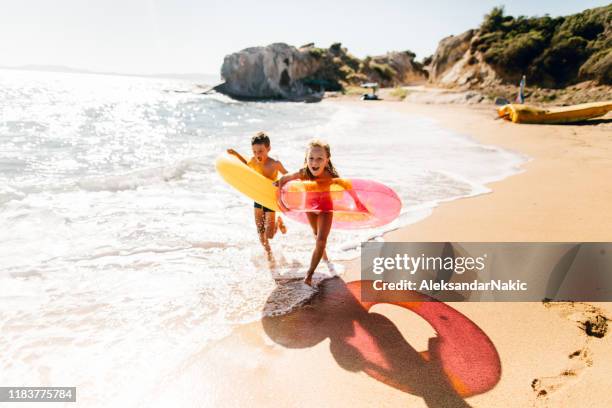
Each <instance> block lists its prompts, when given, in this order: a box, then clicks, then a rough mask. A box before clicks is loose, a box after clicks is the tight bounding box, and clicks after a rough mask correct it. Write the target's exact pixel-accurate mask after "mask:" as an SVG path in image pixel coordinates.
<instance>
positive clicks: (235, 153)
mask: <svg viewBox="0 0 612 408" xmlns="http://www.w3.org/2000/svg"><path fill="white" fill-rule="evenodd" d="M227 154H231V155H232V156H236V157H237V158H238V160H240V161H241V162H243V163H244V164H247V161H246V159H245V158H244V157H242V156H241V155H240V153H238V152H237V151H235V150H234V149H227Z"/></svg>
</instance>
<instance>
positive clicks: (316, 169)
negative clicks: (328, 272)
mask: <svg viewBox="0 0 612 408" xmlns="http://www.w3.org/2000/svg"><path fill="white" fill-rule="evenodd" d="M336 177H339V175H338V172H337V171H336V169H335V168H334V165H333V164H332V162H331V151H330V148H329V145H328V144H327V143H325V142H323V141H322V140H318V139H314V140H312V141H311V142H310V143H309V144H308V150H306V157H305V158H304V167H303V168H302V169H300V170H299V171H298V172H296V173H293V174H287V175H285V176H283V177H281V178H280V179H279V180H278V181H277V182H276V183H275V185H276V186H278V187H279V188H280V187H282V186H283V185H284V184H285V183H287V182H288V181H291V180H297V179H300V180H316V181H318V182H325V181H331V179H333V178H336ZM324 207H327V206H324ZM331 209H332V208H331V206H329V210H327V211H326V210H325V209H323V210H322V211H320V212H317V213H314V212H308V213H306V215H307V217H308V222H309V223H310V226H311V227H312V231H313V232H314V234H315V237H316V244H315V248H314V251H313V252H312V258H311V259H310V267H309V268H308V272H307V273H306V277H305V278H304V283H306V284H307V285H311V284H312V275H313V273H314V271H315V269H316V268H317V265H319V262H320V261H321V258H323V259H324V260H325V261H328V259H327V254H326V253H325V245H326V244H327V237H328V235H329V231H330V230H331V226H332V221H333V215H334V213H333V212H331Z"/></svg>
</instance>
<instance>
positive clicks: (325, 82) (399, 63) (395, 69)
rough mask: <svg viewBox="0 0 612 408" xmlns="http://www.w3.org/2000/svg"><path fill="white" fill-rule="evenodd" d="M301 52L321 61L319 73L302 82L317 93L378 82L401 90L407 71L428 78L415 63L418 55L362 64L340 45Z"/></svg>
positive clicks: (387, 57)
mask: <svg viewBox="0 0 612 408" xmlns="http://www.w3.org/2000/svg"><path fill="white" fill-rule="evenodd" d="M301 49H302V50H303V51H304V52H306V53H308V55H310V56H311V57H313V58H314V59H315V60H316V61H317V69H316V72H315V73H314V74H312V75H310V76H308V77H307V78H304V79H303V80H302V81H303V82H304V84H305V85H307V86H309V87H311V88H312V89H314V90H317V91H319V90H323V89H325V90H326V91H341V90H343V89H344V90H346V89H347V88H348V87H351V86H357V85H360V84H361V83H363V82H377V83H379V84H380V86H381V87H389V86H397V85H399V84H402V83H403V82H404V80H405V74H406V71H407V70H414V71H416V74H414V75H413V76H418V75H419V74H421V75H422V77H423V78H425V73H424V72H423V70H422V66H421V65H420V64H418V63H416V62H414V58H415V54H414V53H413V52H411V51H403V52H401V53H395V54H393V53H391V54H387V55H384V56H378V57H366V58H364V59H363V60H360V59H359V58H357V57H355V56H354V55H352V54H351V53H349V52H348V50H347V49H346V48H343V47H342V44H340V43H333V44H332V45H331V46H330V47H329V48H327V49H326V48H317V47H315V46H314V44H313V43H309V44H305V45H304V46H302V47H301ZM398 55H399V57H398ZM406 57H407V58H406ZM398 59H399V60H398ZM407 61H408V62H407ZM402 70H403V71H402ZM348 92H349V93H351V92H353V91H352V90H349V91H348ZM358 92H359V93H360V94H361V93H363V92H364V90H363V89H361V88H360V89H359V91H358Z"/></svg>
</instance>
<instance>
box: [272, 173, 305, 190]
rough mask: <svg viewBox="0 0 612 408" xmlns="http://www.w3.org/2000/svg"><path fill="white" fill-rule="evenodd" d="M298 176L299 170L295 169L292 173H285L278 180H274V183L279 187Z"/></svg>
mask: <svg viewBox="0 0 612 408" xmlns="http://www.w3.org/2000/svg"><path fill="white" fill-rule="evenodd" d="M299 178H300V172H299V171H296V172H295V173H292V174H285V175H284V176H283V177H281V178H279V179H278V180H276V181H275V182H274V185H275V186H276V187H278V188H281V187H282V186H284V185H285V184H287V183H288V182H290V181H291V180H298V179H299Z"/></svg>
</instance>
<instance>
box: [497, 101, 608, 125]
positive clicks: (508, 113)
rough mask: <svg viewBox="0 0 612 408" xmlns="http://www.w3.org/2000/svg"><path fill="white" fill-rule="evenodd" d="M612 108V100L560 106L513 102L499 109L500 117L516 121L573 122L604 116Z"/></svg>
mask: <svg viewBox="0 0 612 408" xmlns="http://www.w3.org/2000/svg"><path fill="white" fill-rule="evenodd" d="M611 110H612V101H605V102H593V103H582V104H580V105H572V106H563V107H559V108H550V109H544V108H536V107H533V106H528V105H521V104H517V103H511V104H508V105H504V106H502V107H501V108H499V109H498V110H497V113H498V114H499V116H500V117H502V118H504V119H507V120H510V121H512V122H514V123H572V122H581V121H583V120H587V119H592V118H596V117H599V116H603V115H605V114H606V113H608V112H610V111H611Z"/></svg>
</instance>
